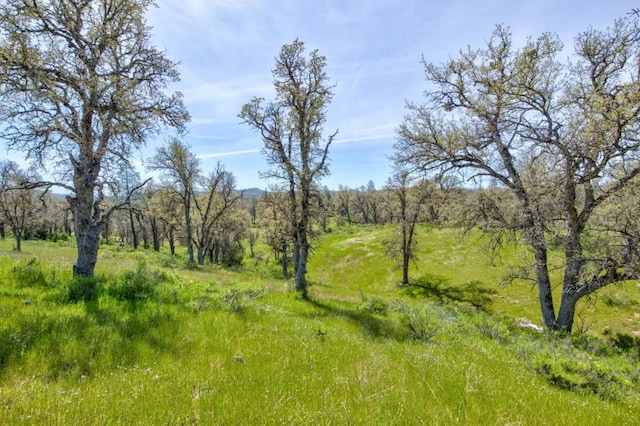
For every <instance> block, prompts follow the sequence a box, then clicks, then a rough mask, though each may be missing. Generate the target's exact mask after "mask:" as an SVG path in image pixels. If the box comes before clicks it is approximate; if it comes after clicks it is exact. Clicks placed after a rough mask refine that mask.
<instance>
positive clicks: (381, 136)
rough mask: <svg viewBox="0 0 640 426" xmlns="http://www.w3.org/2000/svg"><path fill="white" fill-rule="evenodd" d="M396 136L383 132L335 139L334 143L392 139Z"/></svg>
mask: <svg viewBox="0 0 640 426" xmlns="http://www.w3.org/2000/svg"><path fill="white" fill-rule="evenodd" d="M394 137H395V135H394V134H393V133H382V134H379V135H371V136H360V137H353V138H342V139H336V140H335V141H333V143H334V144H343V143H354V142H366V141H375V140H379V139H392V138H394Z"/></svg>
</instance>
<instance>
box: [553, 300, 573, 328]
mask: <svg viewBox="0 0 640 426" xmlns="http://www.w3.org/2000/svg"><path fill="white" fill-rule="evenodd" d="M578 299H579V297H578V295H577V294H575V293H568V292H563V294H562V301H561V302H560V310H559V311H558V319H557V320H556V323H555V326H554V329H555V330H558V331H561V332H563V333H571V330H572V328H573V321H574V318H575V314H576V305H577V304H578Z"/></svg>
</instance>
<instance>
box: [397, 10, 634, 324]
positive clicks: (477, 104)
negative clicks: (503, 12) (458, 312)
mask: <svg viewBox="0 0 640 426" xmlns="http://www.w3.org/2000/svg"><path fill="white" fill-rule="evenodd" d="M639 47H640V28H639V25H638V19H637V17H636V16H628V17H626V18H624V19H620V20H618V21H616V22H615V24H614V25H613V26H612V27H611V28H607V29H605V30H594V29H590V30H587V31H585V32H583V33H581V34H579V35H578V36H577V38H576V40H575V55H574V61H573V62H572V63H569V64H567V63H565V62H563V60H562V59H561V57H560V55H561V52H562V48H563V46H562V44H561V43H560V41H559V40H558V38H557V37H556V36H555V35H552V34H543V35H541V36H540V37H538V38H537V39H529V40H528V41H527V42H526V43H525V44H524V46H522V47H521V48H518V47H516V46H514V43H513V40H512V37H511V34H510V33H509V30H508V29H507V28H504V27H501V26H499V27H497V28H496V30H495V31H494V32H493V34H492V36H491V38H490V40H489V41H488V43H487V45H486V46H485V47H484V48H480V49H471V48H468V49H467V50H464V51H461V52H460V53H459V55H458V57H456V58H452V59H450V60H449V61H447V62H446V63H444V64H431V63H427V62H426V61H425V64H424V65H425V68H424V69H425V74H426V78H427V81H428V82H429V84H430V88H429V90H428V91H427V92H426V94H425V99H424V101H423V102H422V103H409V104H408V110H409V113H408V114H407V116H406V118H405V119H404V121H403V123H402V124H401V125H400V127H399V128H398V141H397V144H396V151H397V155H398V160H399V161H400V162H404V163H408V164H411V165H412V166H413V167H414V168H417V169H422V170H427V171H431V172H437V173H447V172H452V171H457V172H459V173H462V174H463V175H464V176H465V177H467V178H469V179H474V178H484V179H486V180H489V181H491V182H494V183H495V184H496V185H497V186H498V187H501V188H505V189H507V190H509V191H510V192H511V193H512V194H514V196H515V198H516V200H517V203H518V212H519V215H518V216H517V220H516V221H515V222H514V223H512V224H511V225H512V226H514V227H515V228H517V229H518V230H519V231H521V232H522V234H523V235H524V237H525V239H526V241H527V242H528V243H529V244H530V247H531V249H532V252H533V255H534V259H535V260H534V262H533V269H534V271H535V281H536V283H537V286H538V291H539V299H540V305H541V311H542V317H543V321H544V324H545V325H546V326H547V327H548V328H552V329H561V330H566V331H570V330H571V327H572V324H573V317H574V313H575V307H576V303H577V301H578V300H579V299H580V298H582V297H584V296H587V295H589V294H591V293H593V292H594V291H596V290H598V289H599V288H602V287H603V286H606V285H608V284H611V283H615V282H619V281H621V280H625V279H628V278H632V277H637V276H638V267H637V266H638V265H637V259H638V252H637V247H635V246H633V245H628V244H627V243H626V242H625V240H624V239H620V238H619V237H620V235H619V233H616V232H615V229H613V228H610V227H609V228H607V229H606V230H603V229H599V228H598V227H596V226H594V220H593V218H594V214H595V213H596V212H598V211H599V209H602V208H604V207H605V206H606V205H607V204H608V203H609V202H610V201H611V199H612V197H613V196H614V195H616V194H618V193H619V192H620V191H621V190H623V189H624V188H625V187H627V186H628V185H629V183H630V182H632V181H634V180H635V179H636V177H637V175H638V173H640V162H639V161H638V160H639V155H640V137H639V135H640V133H639V130H640V127H639V126H640V90H639V89H640V71H639V68H638V60H639V58H638V53H637V52H638V48H639ZM602 232H607V233H609V236H610V237H611V238H614V239H617V241H619V244H622V245H625V244H627V245H626V246H624V250H622V252H624V255H620V256H617V255H615V254H614V253H613V252H611V253H603V252H598V251H597V250H592V247H591V246H588V245H586V241H587V240H588V239H589V238H590V236H593V235H596V234H600V235H602ZM550 238H559V239H560V240H561V241H562V248H563V252H564V257H565V264H564V276H563V280H562V294H561V301H560V305H559V310H558V314H557V315H556V310H555V306H554V301H553V295H552V283H551V278H550V274H549V261H548V256H549V250H550V248H549V247H550V244H549V240H550Z"/></svg>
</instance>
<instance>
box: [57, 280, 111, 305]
mask: <svg viewBox="0 0 640 426" xmlns="http://www.w3.org/2000/svg"><path fill="white" fill-rule="evenodd" d="M102 281H104V279H102V278H100V277H73V279H72V280H71V281H70V282H69V284H68V285H67V297H66V301H67V302H69V303H78V302H90V301H92V300H96V299H97V298H98V295H99V294H100V291H101V289H102Z"/></svg>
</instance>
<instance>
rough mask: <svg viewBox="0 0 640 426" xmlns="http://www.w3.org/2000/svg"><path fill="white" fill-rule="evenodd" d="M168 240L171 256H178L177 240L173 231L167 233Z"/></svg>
mask: <svg viewBox="0 0 640 426" xmlns="http://www.w3.org/2000/svg"><path fill="white" fill-rule="evenodd" d="M167 240H168V241H169V251H170V252H171V256H175V255H176V238H175V235H174V234H173V231H169V232H168V233H167Z"/></svg>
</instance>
